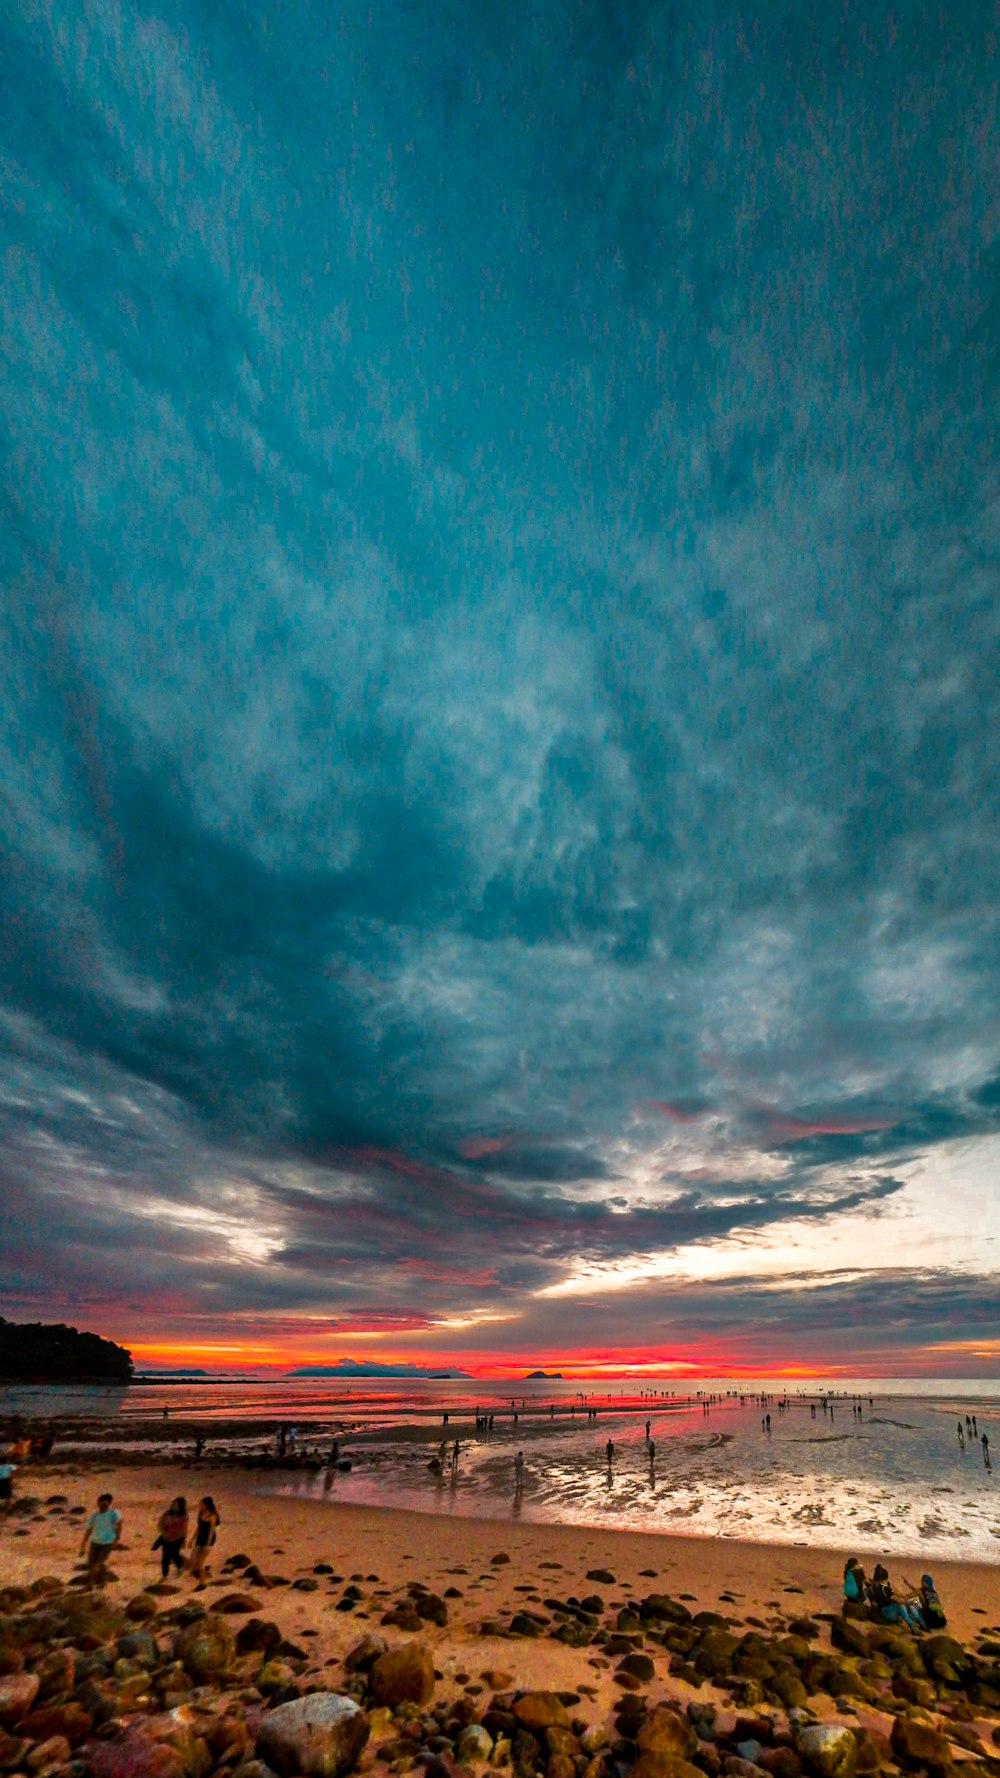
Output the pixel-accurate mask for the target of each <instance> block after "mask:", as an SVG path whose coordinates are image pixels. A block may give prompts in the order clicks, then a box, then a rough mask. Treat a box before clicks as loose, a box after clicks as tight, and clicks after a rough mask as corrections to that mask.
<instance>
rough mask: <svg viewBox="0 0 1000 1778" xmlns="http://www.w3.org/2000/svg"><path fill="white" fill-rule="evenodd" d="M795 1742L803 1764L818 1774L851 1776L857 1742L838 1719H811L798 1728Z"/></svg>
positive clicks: (832, 1777) (823, 1776) (831, 1777)
mask: <svg viewBox="0 0 1000 1778" xmlns="http://www.w3.org/2000/svg"><path fill="white" fill-rule="evenodd" d="M796 1745H797V1747H798V1751H799V1754H800V1756H801V1759H802V1762H803V1764H804V1765H805V1766H806V1767H807V1768H808V1770H809V1771H810V1772H815V1773H816V1774H817V1778H851V1773H853V1771H854V1768H855V1765H856V1762H857V1742H856V1741H855V1739H854V1736H853V1734H852V1733H851V1730H850V1729H848V1728H845V1727H844V1726H843V1725H842V1724H840V1723H824V1722H811V1723H807V1724H806V1725H805V1727H804V1728H801V1729H800V1730H799V1733H798V1736H797V1738H796Z"/></svg>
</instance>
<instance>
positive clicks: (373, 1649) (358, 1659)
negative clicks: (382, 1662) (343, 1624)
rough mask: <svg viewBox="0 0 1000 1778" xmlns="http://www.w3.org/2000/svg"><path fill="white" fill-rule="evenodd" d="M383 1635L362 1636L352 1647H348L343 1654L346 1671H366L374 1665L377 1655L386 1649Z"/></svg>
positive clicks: (382, 1653) (383, 1652)
mask: <svg viewBox="0 0 1000 1778" xmlns="http://www.w3.org/2000/svg"><path fill="white" fill-rule="evenodd" d="M388 1647H389V1644H388V1643H387V1641H386V1639H385V1637H384V1636H362V1638H361V1641H360V1642H356V1643H355V1644H354V1647H353V1648H349V1649H348V1651H347V1653H346V1655H345V1656H344V1667H345V1669H346V1671H347V1672H348V1673H367V1672H368V1671H369V1669H370V1668H371V1667H374V1665H375V1662H376V1661H377V1660H378V1658H379V1655H384V1654H385V1652H386V1650H387V1649H388Z"/></svg>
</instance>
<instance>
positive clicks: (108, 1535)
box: [80, 1494, 122, 1587]
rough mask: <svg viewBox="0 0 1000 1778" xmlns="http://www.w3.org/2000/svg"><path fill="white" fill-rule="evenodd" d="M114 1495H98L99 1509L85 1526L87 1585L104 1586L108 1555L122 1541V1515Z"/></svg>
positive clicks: (83, 1544)
mask: <svg viewBox="0 0 1000 1778" xmlns="http://www.w3.org/2000/svg"><path fill="white" fill-rule="evenodd" d="M112 1499H113V1497H112V1495H110V1494H99V1495H98V1496H97V1511H96V1512H95V1513H91V1515H90V1518H89V1519H88V1520H87V1523H86V1524H85V1526H84V1528H83V1538H82V1541H81V1543H80V1554H81V1556H83V1555H86V1558H87V1585H88V1586H91V1587H103V1585H104V1582H105V1580H106V1578H107V1570H108V1557H109V1556H110V1554H111V1552H112V1550H113V1549H115V1548H116V1547H117V1545H118V1544H119V1543H120V1542H121V1536H122V1516H121V1513H118V1512H116V1511H115V1509H114V1506H113V1505H112Z"/></svg>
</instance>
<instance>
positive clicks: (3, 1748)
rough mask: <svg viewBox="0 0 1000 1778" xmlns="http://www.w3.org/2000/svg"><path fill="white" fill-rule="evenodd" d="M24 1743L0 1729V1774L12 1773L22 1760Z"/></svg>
mask: <svg viewBox="0 0 1000 1778" xmlns="http://www.w3.org/2000/svg"><path fill="white" fill-rule="evenodd" d="M25 1746H26V1742H24V1741H22V1740H20V1739H19V1737H18V1736H16V1735H8V1734H7V1732H6V1730H5V1729H0V1772H13V1771H14V1770H15V1769H16V1768H17V1767H18V1766H19V1765H20V1764H21V1761H22V1760H23V1758H24V1750H25Z"/></svg>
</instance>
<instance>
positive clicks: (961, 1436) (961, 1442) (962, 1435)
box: [958, 1420, 965, 1451]
mask: <svg viewBox="0 0 1000 1778" xmlns="http://www.w3.org/2000/svg"><path fill="white" fill-rule="evenodd" d="M958 1443H959V1447H960V1449H961V1450H963V1451H964V1450H965V1433H964V1432H963V1431H962V1422H961V1420H960V1421H959V1422H958Z"/></svg>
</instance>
